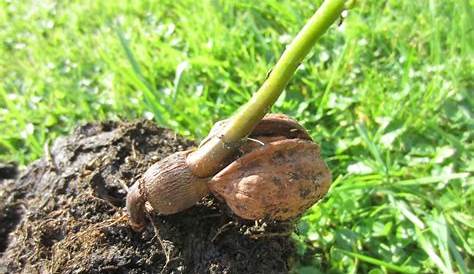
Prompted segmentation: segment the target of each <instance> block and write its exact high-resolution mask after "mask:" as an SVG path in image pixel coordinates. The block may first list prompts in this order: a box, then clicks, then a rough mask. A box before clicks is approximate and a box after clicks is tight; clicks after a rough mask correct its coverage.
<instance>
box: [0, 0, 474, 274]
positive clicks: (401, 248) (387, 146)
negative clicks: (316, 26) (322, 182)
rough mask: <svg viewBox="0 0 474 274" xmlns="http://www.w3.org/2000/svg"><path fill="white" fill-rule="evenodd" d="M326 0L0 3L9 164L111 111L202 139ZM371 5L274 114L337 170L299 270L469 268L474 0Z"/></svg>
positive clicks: (305, 233)
mask: <svg viewBox="0 0 474 274" xmlns="http://www.w3.org/2000/svg"><path fill="white" fill-rule="evenodd" d="M320 2H321V1H289V0H285V1H276V0H262V1H248V0H245V1H217V0H212V1H211V0H205V1H190V0H183V1H168V0H162V1H159V3H157V1H148V0H142V1H133V2H132V1H116V2H106V1H91V0H86V1H67V2H65V1H57V2H55V1H46V0H45V1H40V2H38V1H31V0H25V1H2V2H0V41H1V42H2V43H1V44H0V56H1V58H0V79H2V80H1V84H0V132H1V134H0V158H1V159H2V160H3V161H9V160H13V161H16V162H18V163H20V164H22V165H26V164H28V163H29V162H31V161H33V160H35V159H37V158H39V157H40V156H41V155H42V153H43V151H44V147H45V144H48V143H50V142H51V141H52V140H54V139H55V138H56V137H57V136H60V135H64V134H67V133H68V132H70V131H71V129H72V128H74V126H76V125H77V124H80V123H83V122H85V121H95V120H104V119H135V118H142V117H146V118H148V119H154V120H156V122H157V123H158V124H160V125H163V126H166V127H170V128H173V129H174V130H176V131H177V132H179V133H181V134H183V135H185V136H188V137H190V138H196V139H199V138H202V137H203V136H205V135H206V133H207V131H208V130H209V128H210V126H211V125H212V123H213V122H214V121H216V120H219V119H223V118H224V117H227V116H229V115H230V114H231V113H232V112H233V111H235V109H236V108H238V107H239V105H241V104H242V103H243V102H245V101H246V100H247V99H248V98H249V97H250V95H251V94H252V92H254V91H255V90H256V89H257V87H258V86H259V85H260V84H261V83H262V81H263V80H264V78H265V75H266V73H267V72H268V70H269V69H270V68H271V66H272V64H273V63H274V62H275V59H276V58H278V56H279V55H280V54H281V52H282V50H283V48H284V46H285V43H287V42H288V41H289V40H290V39H291V35H294V34H295V33H296V32H297V31H298V30H299V28H300V27H301V26H302V25H303V23H304V21H305V19H306V18H308V17H309V16H310V15H311V14H312V12H313V11H314V10H315V9H316V7H317V6H318V3H320ZM358 2H359V4H358V7H357V8H356V9H354V10H352V11H351V12H350V13H349V16H348V18H347V19H346V20H345V21H344V22H343V23H342V25H340V26H339V27H333V28H331V30H330V31H329V33H328V34H327V35H325V36H324V37H323V39H322V40H321V42H320V43H319V44H318V45H317V46H316V47H315V48H314V50H313V52H312V54H311V55H310V56H309V58H308V59H307V61H305V62H304V65H303V66H302V67H301V69H299V70H298V72H297V74H296V75H295V77H294V79H293V80H292V82H291V84H290V85H289V87H288V88H287V89H286V91H285V92H284V94H283V96H282V97H281V98H280V99H279V100H278V102H277V103H276V105H275V106H274V108H273V111H275V112H284V113H287V114H289V115H291V116H293V117H295V118H297V119H298V120H299V121H301V122H302V123H303V124H304V125H305V126H306V128H308V129H309V131H310V132H311V134H312V136H313V137H314V139H315V140H316V141H317V142H318V143H320V144H321V145H322V153H323V154H324V156H325V158H326V159H327V161H328V164H329V166H330V167H331V169H332V171H333V177H334V183H333V185H332V188H331V191H330V194H329V195H328V196H327V197H326V198H325V199H324V200H323V201H322V202H321V203H319V204H318V205H316V206H314V207H313V208H311V209H310V210H309V211H308V212H307V214H306V215H305V216H304V217H303V218H302V220H301V221H300V222H299V224H298V230H297V232H296V233H295V234H294V238H295V239H296V241H297V243H298V253H299V255H300V258H299V260H298V262H297V263H296V265H295V272H298V273H371V274H375V273H396V272H405V273H470V272H471V271H472V269H473V268H474V251H473V246H474V218H473V212H474V207H473V203H474V195H473V193H474V187H473V185H474V184H473V183H474V179H473V176H472V174H473V172H474V157H473V156H474V155H473V154H474V142H473V139H474V138H473V137H474V136H473V135H474V119H473V109H474V99H473V98H474V97H473V96H472V94H473V90H474V73H473V71H474V61H473V60H474V12H473V6H474V2H473V1H472V0H445V1H435V0H424V1H409V0H403V1H395V0H387V1H376V0H371V1H358Z"/></svg>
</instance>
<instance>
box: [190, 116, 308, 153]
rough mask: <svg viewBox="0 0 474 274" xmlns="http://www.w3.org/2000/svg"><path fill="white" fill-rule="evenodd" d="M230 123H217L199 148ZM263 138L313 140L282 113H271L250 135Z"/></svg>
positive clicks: (297, 124)
mask: <svg viewBox="0 0 474 274" xmlns="http://www.w3.org/2000/svg"><path fill="white" fill-rule="evenodd" d="M229 121H230V119H226V120H221V121H217V122H216V123H215V124H214V126H213V127H212V128H211V130H210V131H209V134H208V136H207V137H206V138H205V139H204V140H202V142H201V143H200V144H199V146H202V145H204V144H205V143H206V142H208V141H209V139H211V138H213V137H215V136H216V135H219V134H221V133H222V131H223V130H224V128H225V126H226V125H227V123H228V122H229ZM262 136H268V137H271V136H284V137H286V138H288V139H290V138H291V139H292V138H299V139H305V140H311V137H310V136H309V134H308V132H307V131H306V129H305V128H304V127H303V126H301V125H300V124H299V123H298V122H297V121H296V120H294V119H292V118H290V117H288V116H287V115H285V114H281V113H269V114H267V115H265V116H264V117H263V118H262V120H260V122H259V123H258V124H257V125H256V126H255V128H254V129H253V130H252V133H250V135H249V137H250V138H258V137H262Z"/></svg>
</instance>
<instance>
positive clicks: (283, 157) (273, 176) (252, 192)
mask: <svg viewBox="0 0 474 274" xmlns="http://www.w3.org/2000/svg"><path fill="white" fill-rule="evenodd" d="M330 182H331V173H330V171H329V169H328V167H327V166H326V164H325V163H324V161H323V160H322V159H321V157H320V154H319V147H318V145H316V144H315V143H313V142H312V141H309V140H302V139H283V140H278V138H276V141H272V142H269V143H267V144H265V145H263V146H261V147H259V148H257V149H254V150H253V151H251V152H249V153H247V154H245V155H243V156H242V157H240V158H239V159H237V160H235V161H234V162H232V163H231V164H230V165H228V166H227V167H226V168H224V169H223V170H221V171H220V172H219V173H217V174H216V175H215V176H214V177H213V178H212V179H211V181H210V182H209V184H208V187H209V189H210V191H211V192H212V193H213V194H214V195H216V196H217V197H219V198H221V199H223V200H225V202H226V203H227V205H228V206H229V207H230V209H231V210H232V211H233V212H234V213H235V214H236V215H237V216H239V217H241V218H243V219H249V220H257V219H271V220H289V219H292V218H295V217H298V216H299V215H301V214H302V213H303V212H304V211H305V210H306V209H308V208H309V207H311V206H312V205H313V204H314V203H316V202H317V201H318V200H319V199H321V197H323V196H324V194H326V192H327V191H328V189H329V186H330Z"/></svg>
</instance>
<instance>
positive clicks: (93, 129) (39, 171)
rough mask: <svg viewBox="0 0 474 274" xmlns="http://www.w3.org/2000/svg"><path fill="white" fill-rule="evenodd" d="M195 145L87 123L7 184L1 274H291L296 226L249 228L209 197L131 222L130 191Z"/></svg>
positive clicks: (167, 135)
mask: <svg viewBox="0 0 474 274" xmlns="http://www.w3.org/2000/svg"><path fill="white" fill-rule="evenodd" d="M192 146H194V143H193V142H191V141H189V140H186V139H184V138H182V137H180V136H177V135H176V134H174V133H173V132H172V131H170V130H167V129H163V128H159V127H157V126H155V125H154V124H153V123H152V122H148V121H137V122H131V123H126V122H104V123H97V124H86V125H84V126H81V127H79V128H77V129H76V130H75V131H74V132H73V134H71V135H70V136H68V137H63V138H60V139H58V140H56V142H55V143H54V144H53V146H52V147H51V149H50V150H49V151H48V152H47V153H46V155H44V157H43V158H41V159H39V160H37V161H36V162H34V163H32V164H31V165H29V166H28V167H27V169H26V170H25V171H24V172H22V174H20V176H19V177H18V178H17V179H16V180H1V179H0V181H1V182H2V183H1V184H0V224H1V226H0V252H1V253H0V255H1V258H0V273H288V271H289V268H290V265H289V262H290V261H291V260H292V258H293V254H294V246H293V244H292V241H291V240H290V238H289V236H288V234H289V233H288V232H289V231H291V224H272V223H266V222H256V223H249V222H245V221H242V220H239V219H238V218H236V217H229V214H226V213H228V212H226V209H225V206H223V205H222V204H220V203H219V202H218V201H217V200H214V199H213V198H212V197H206V198H205V199H203V200H202V201H201V202H200V203H199V204H197V205H196V206H194V207H193V208H191V209H189V210H186V211H184V212H182V213H179V214H176V215H171V216H159V215H158V214H155V213H151V214H149V218H150V221H152V223H150V224H149V225H148V226H147V228H146V229H145V231H144V232H142V233H136V232H134V231H132V230H131V229H130V227H129V226H128V224H127V215H126V212H125V210H124V206H125V196H126V193H127V192H126V188H127V186H131V185H132V184H133V183H134V182H135V181H136V180H137V179H138V178H139V176H140V174H142V173H143V172H144V171H145V170H146V169H147V168H148V167H149V166H150V165H152V164H153V163H155V162H156V161H158V160H160V159H162V158H164V157H166V156H167V155H169V154H171V153H173V152H176V151H180V150H184V149H187V148H189V147H192Z"/></svg>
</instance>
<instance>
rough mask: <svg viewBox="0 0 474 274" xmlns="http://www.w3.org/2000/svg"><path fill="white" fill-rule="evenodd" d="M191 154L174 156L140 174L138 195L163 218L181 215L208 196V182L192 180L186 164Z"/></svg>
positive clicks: (182, 153) (194, 177)
mask: <svg viewBox="0 0 474 274" xmlns="http://www.w3.org/2000/svg"><path fill="white" fill-rule="evenodd" d="M190 152H191V151H189V150H188V151H183V152H178V153H174V154H172V155H170V156H168V157H166V158H164V159H163V160H161V161H159V162H157V163H155V164H153V165H152V166H151V167H150V168H149V169H148V170H147V171H146V172H145V173H144V174H143V176H142V178H141V180H142V183H141V185H140V186H139V188H140V192H141V193H142V195H143V196H144V198H145V200H146V201H148V202H149V203H150V205H151V206H152V207H153V209H154V210H156V211H157V212H159V213H161V214H165V215H166V214H174V213H178V212H181V211H183V210H185V209H188V208H190V207H192V206H193V205H195V204H196V203H197V202H199V200H201V199H202V198H203V197H204V196H206V195H207V194H208V193H209V189H208V188H207V184H206V182H207V181H208V179H202V178H198V177H196V176H194V175H193V174H192V172H191V170H190V169H189V168H188V166H187V164H186V156H187V155H188V154H189V153H190Z"/></svg>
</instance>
